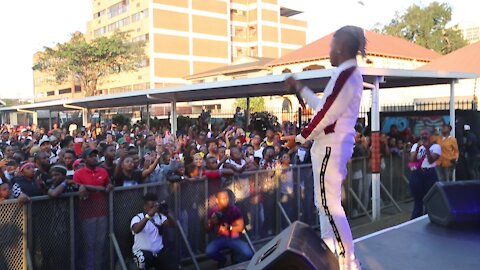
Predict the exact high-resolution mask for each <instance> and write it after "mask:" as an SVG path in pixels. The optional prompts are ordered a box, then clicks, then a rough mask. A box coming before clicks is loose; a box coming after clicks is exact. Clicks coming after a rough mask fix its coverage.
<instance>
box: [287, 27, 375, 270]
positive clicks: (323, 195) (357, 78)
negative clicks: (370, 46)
mask: <svg viewBox="0 0 480 270" xmlns="http://www.w3.org/2000/svg"><path fill="white" fill-rule="evenodd" d="M365 44H366V41H365V36H364V33H363V30H362V29H361V28H359V27H356V26H344V27H342V28H340V29H339V30H337V32H335V34H334V36H333V40H332V42H331V44H330V62H331V64H332V66H334V67H337V68H336V69H335V70H334V72H333V74H332V77H331V79H330V81H329V82H328V84H327V86H326V88H325V91H324V96H323V98H321V99H320V98H318V97H317V96H316V95H315V93H313V92H312V91H311V90H310V89H309V88H308V87H305V86H303V85H302V84H301V83H300V82H298V81H296V80H295V79H293V78H288V79H287V81H286V84H287V86H288V87H290V88H294V89H295V90H296V91H297V93H300V95H301V98H303V99H305V101H306V102H307V104H308V106H310V107H311V108H312V109H314V110H315V111H316V115H315V117H314V118H313V119H312V120H311V122H310V123H309V124H308V125H307V127H305V128H304V129H303V130H302V132H301V133H300V134H299V135H297V137H296V138H295V140H296V141H297V142H300V143H304V142H305V141H306V140H313V141H314V143H313V146H312V149H311V156H312V169H313V175H314V181H315V182H314V191H315V205H316V206H317V208H318V209H319V216H320V226H321V234H322V238H323V240H324V241H325V243H326V244H327V246H328V247H329V248H330V250H332V252H334V253H336V254H337V255H338V257H339V263H340V269H360V265H359V263H358V261H357V260H356V259H355V254H354V248H353V241H352V233H351V231H350V227H349V224H348V221H347V218H346V216H345V211H344V209H343V207H342V205H341V186H342V181H343V179H345V176H346V174H347V166H346V165H347V162H348V160H349V159H350V158H351V156H352V153H353V147H354V144H355V129H354V127H355V123H356V122H357V118H358V111H359V107H360V101H361V98H362V90H363V80H362V75H361V74H360V72H359V70H358V68H357V61H356V56H357V53H358V52H360V53H361V55H362V56H363V57H365Z"/></svg>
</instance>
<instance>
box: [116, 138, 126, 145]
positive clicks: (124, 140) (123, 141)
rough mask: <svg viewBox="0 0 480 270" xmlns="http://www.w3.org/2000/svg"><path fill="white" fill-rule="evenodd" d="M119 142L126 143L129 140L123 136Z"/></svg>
mask: <svg viewBox="0 0 480 270" xmlns="http://www.w3.org/2000/svg"><path fill="white" fill-rule="evenodd" d="M117 143H118V144H124V143H127V140H126V139H125V138H123V137H121V138H120V139H118V141H117Z"/></svg>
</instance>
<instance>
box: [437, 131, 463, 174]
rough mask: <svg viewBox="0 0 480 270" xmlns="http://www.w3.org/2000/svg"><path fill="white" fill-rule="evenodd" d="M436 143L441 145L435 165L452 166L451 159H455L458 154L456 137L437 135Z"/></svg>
mask: <svg viewBox="0 0 480 270" xmlns="http://www.w3.org/2000/svg"><path fill="white" fill-rule="evenodd" d="M437 143H438V144H440V146H441V147H442V154H441V155H440V157H439V158H438V160H437V166H441V167H446V168H449V167H452V166H453V164H452V160H457V159H458V154H459V152H458V144H457V139H455V138H454V137H452V136H448V137H439V138H438V139H437Z"/></svg>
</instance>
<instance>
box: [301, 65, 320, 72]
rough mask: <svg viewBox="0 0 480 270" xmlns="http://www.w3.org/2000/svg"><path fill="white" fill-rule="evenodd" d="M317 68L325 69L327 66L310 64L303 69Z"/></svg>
mask: <svg viewBox="0 0 480 270" xmlns="http://www.w3.org/2000/svg"><path fill="white" fill-rule="evenodd" d="M315 69H325V67H324V66H321V65H310V66H307V67H304V68H303V71H308V70H315Z"/></svg>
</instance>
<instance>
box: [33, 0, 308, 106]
mask: <svg viewBox="0 0 480 270" xmlns="http://www.w3.org/2000/svg"><path fill="white" fill-rule="evenodd" d="M92 3H93V14H92V20H90V21H89V22H88V23H87V33H86V37H87V38H88V39H93V38H96V37H100V36H104V35H110V34H112V33H114V31H129V32H130V37H131V39H132V40H134V41H139V40H144V41H146V47H145V54H146V58H145V59H144V60H143V61H142V63H140V64H139V66H140V68H139V69H138V71H135V72H126V73H120V74H116V75H112V76H109V77H107V78H104V79H102V80H101V81H99V84H98V87H97V89H99V91H98V94H112V93H118V92H125V91H135V90H142V89H149V88H150V89H152V88H162V87H167V86H174V85H181V84H186V83H189V81H188V80H186V79H185V78H186V77H187V76H189V75H192V74H198V73H201V72H205V71H207V70H212V69H215V68H218V67H222V66H225V65H228V64H231V63H232V62H233V61H235V60H237V59H240V58H242V57H246V56H248V57H265V58H277V57H281V56H283V55H285V54H287V53H288V52H290V51H293V50H296V49H298V48H301V47H302V46H303V45H305V41H306V29H307V24H306V22H305V21H302V20H298V19H294V18H292V17H291V16H294V15H296V14H299V13H300V12H299V11H296V10H294V9H291V8H287V7H283V6H281V5H280V4H279V3H278V1H277V0H93V1H92ZM46 78H48V74H44V73H40V72H34V81H35V99H36V100H37V101H39V100H48V99H60V98H70V97H78V96H81V94H82V93H81V91H78V90H77V91H78V92H77V93H75V87H74V84H72V86H71V87H70V88H71V89H72V91H73V92H72V91H70V92H69V91H68V90H65V91H63V92H60V90H61V89H67V88H68V84H67V86H65V85H63V86H62V87H59V86H58V85H56V84H53V83H52V80H49V79H46Z"/></svg>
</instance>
